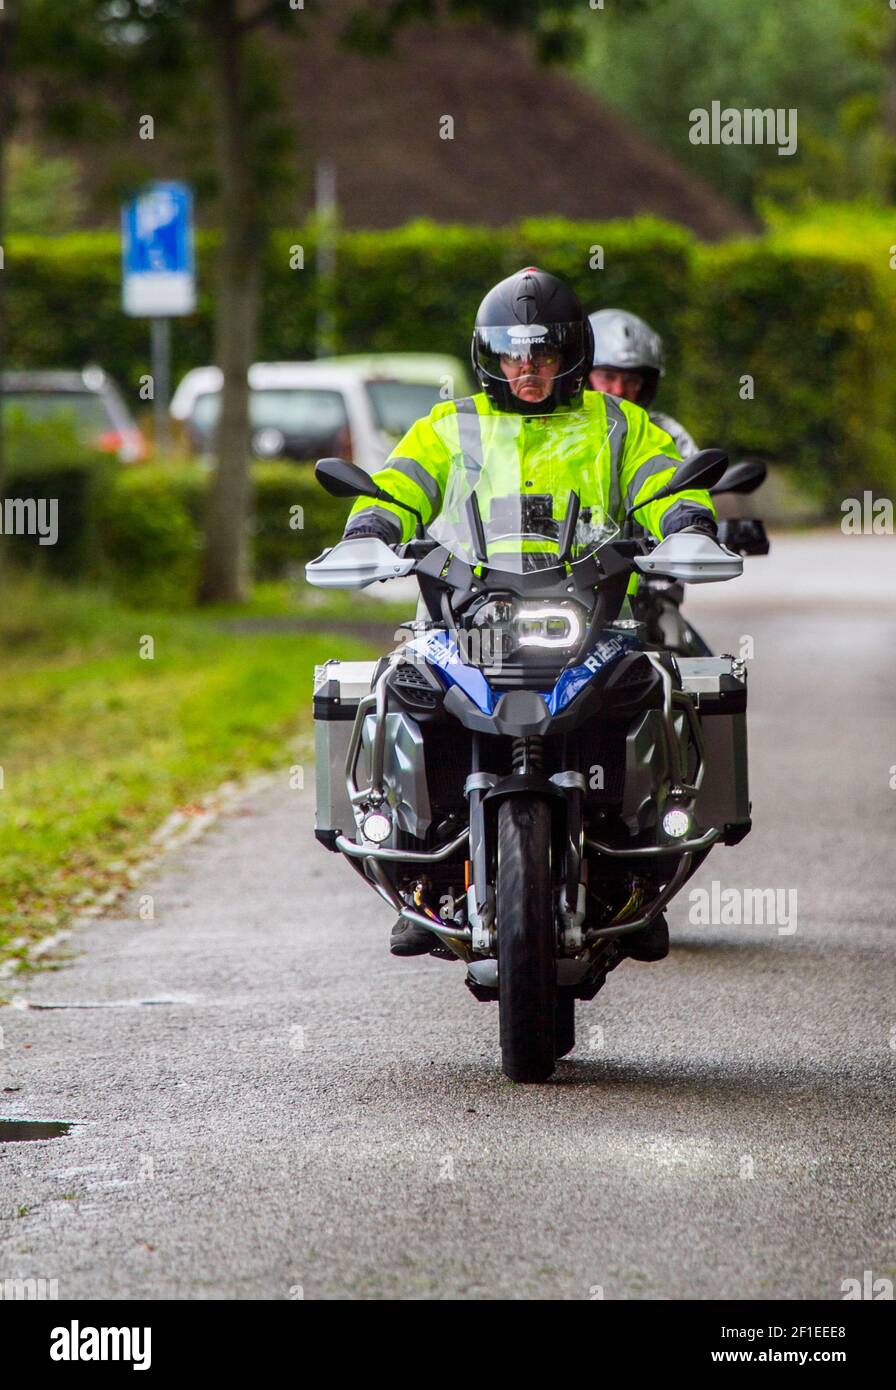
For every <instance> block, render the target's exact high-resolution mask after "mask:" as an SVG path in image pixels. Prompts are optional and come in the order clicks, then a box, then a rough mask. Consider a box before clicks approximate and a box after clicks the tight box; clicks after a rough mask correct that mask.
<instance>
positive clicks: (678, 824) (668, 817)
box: [663, 806, 691, 840]
mask: <svg viewBox="0 0 896 1390" xmlns="http://www.w3.org/2000/svg"><path fill="white" fill-rule="evenodd" d="M690 828H691V818H690V816H689V815H688V813H687V811H683V810H682V809H681V807H680V806H674V807H673V808H672V810H671V811H667V812H666V814H665V815H664V816H663V830H664V831H665V833H666V834H667V835H668V836H669V839H670V840H680V839H681V837H682V836H683V835H687V833H688V831H689V830H690Z"/></svg>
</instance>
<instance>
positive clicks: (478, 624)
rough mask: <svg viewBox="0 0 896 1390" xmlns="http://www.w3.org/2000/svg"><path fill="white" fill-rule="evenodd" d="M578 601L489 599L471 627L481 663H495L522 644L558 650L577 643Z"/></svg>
mask: <svg viewBox="0 0 896 1390" xmlns="http://www.w3.org/2000/svg"><path fill="white" fill-rule="evenodd" d="M585 617H586V614H585V610H584V609H583V608H582V606H581V604H578V603H526V602H512V601H511V600H509V599H505V598H500V599H492V600H491V601H490V602H489V603H486V604H484V605H483V606H482V608H480V609H479V611H478V612H477V614H476V616H475V618H474V619H473V630H474V631H475V632H476V633H477V635H478V637H479V639H480V644H481V653H482V655H481V660H482V664H484V665H498V664H499V663H500V662H501V661H502V660H504V661H506V660H508V659H509V658H510V657H511V656H512V655H513V654H514V653H515V652H519V651H521V650H522V649H523V648H526V647H542V648H548V649H554V650H557V651H562V650H563V649H565V648H569V647H575V646H578V644H579V642H580V641H581V640H582V633H583V631H584V625H585Z"/></svg>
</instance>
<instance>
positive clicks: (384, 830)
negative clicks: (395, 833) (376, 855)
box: [361, 811, 392, 845]
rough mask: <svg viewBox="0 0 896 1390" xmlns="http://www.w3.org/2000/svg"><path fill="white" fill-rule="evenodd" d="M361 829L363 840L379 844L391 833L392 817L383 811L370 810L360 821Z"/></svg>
mask: <svg viewBox="0 0 896 1390" xmlns="http://www.w3.org/2000/svg"><path fill="white" fill-rule="evenodd" d="M361 831H362V833H363V835H364V838H365V840H371V841H372V842H373V844H375V845H381V844H383V842H384V841H385V840H388V838H389V836H390V835H391V834H392V817H391V816H387V815H386V814H385V813H384V812H383V811H371V812H370V814H369V815H368V816H365V817H364V819H363V821H362V822H361Z"/></svg>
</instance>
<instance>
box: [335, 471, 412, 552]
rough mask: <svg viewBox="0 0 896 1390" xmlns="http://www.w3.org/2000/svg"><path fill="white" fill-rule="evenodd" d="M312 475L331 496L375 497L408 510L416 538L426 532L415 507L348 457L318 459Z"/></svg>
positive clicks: (379, 500)
mask: <svg viewBox="0 0 896 1390" xmlns="http://www.w3.org/2000/svg"><path fill="white" fill-rule="evenodd" d="M314 476H315V478H316V479H317V481H318V482H319V483H320V485H321V487H322V488H325V489H326V491H327V492H328V493H329V494H330V496H331V497H375V498H376V500H377V501H378V502H391V503H392V505H393V507H400V508H401V510H402V511H403V512H410V514H411V516H412V517H414V518H415V519H416V522H417V528H416V535H417V539H418V540H421V539H422V538H423V536H424V535H425V534H426V532H425V531H424V529H423V518H422V516H421V515H420V513H419V512H418V511H417V509H416V507H409V506H408V504H407V502H399V500H398V498H397V497H393V496H392V494H391V493H389V492H386V491H385V490H384V489H383V488H381V487H380V486H379V484H378V483H375V482H374V481H373V479H372V478H371V476H370V474H369V473H365V472H364V469H363V468H359V467H358V465H357V464H356V463H349V461H348V459H318V461H317V463H316V464H315V465H314Z"/></svg>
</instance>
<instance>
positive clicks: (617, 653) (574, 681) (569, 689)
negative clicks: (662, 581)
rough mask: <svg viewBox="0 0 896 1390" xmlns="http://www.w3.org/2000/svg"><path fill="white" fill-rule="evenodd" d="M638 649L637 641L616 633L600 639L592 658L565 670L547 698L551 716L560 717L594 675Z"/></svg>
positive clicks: (595, 645) (592, 651) (596, 643)
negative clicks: (562, 711)
mask: <svg viewBox="0 0 896 1390" xmlns="http://www.w3.org/2000/svg"><path fill="white" fill-rule="evenodd" d="M639 646H640V643H639V642H638V641H637V639H636V638H634V637H624V636H620V635H618V634H616V633H615V632H614V633H610V634H609V636H606V637H600V638H598V640H597V641H596V642H595V644H594V646H593V647H592V648H591V653H590V655H589V656H587V657H586V658H585V660H584V661H583V662H582V664H581V665H580V666H571V667H570V668H569V670H567V671H563V672H562V674H561V676H560V679H559V680H558V681H557V684H556V685H555V686H554V688H553V690H552V691H551V693H550V695H545V697H544V698H545V702H546V704H547V707H548V709H549V711H550V713H551V714H559V713H560V711H561V710H562V709H566V706H567V705H569V704H571V703H572V701H573V700H574V699H575V698H576V696H577V695H578V694H579V693H580V692H581V691H582V690H584V689H585V686H586V685H588V684H589V683H590V682H591V681H593V680H594V677H595V676H597V675H599V674H600V672H601V671H605V670H606V669H607V667H608V666H613V665H614V664H615V663H616V662H617V661H618V660H619V659H620V657H623V656H625V653H626V652H631V651H635V650H637V648H638V647H639Z"/></svg>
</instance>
